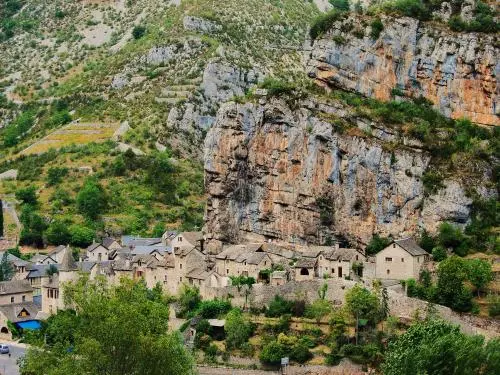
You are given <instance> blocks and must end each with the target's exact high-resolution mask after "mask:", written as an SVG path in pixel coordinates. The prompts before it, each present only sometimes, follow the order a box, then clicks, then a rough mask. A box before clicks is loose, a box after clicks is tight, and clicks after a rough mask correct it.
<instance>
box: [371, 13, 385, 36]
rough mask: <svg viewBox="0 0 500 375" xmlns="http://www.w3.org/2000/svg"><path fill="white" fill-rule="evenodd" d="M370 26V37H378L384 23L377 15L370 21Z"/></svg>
mask: <svg viewBox="0 0 500 375" xmlns="http://www.w3.org/2000/svg"><path fill="white" fill-rule="evenodd" d="M370 27H371V32H370V36H371V37H372V39H378V37H379V36H380V33H381V32H382V30H384V24H383V23H382V20H381V19H380V18H379V17H377V18H375V19H374V20H373V21H372V22H371V24H370Z"/></svg>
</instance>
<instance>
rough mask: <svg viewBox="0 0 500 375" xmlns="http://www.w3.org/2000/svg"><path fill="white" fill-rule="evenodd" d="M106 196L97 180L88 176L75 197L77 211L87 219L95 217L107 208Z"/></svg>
mask: <svg viewBox="0 0 500 375" xmlns="http://www.w3.org/2000/svg"><path fill="white" fill-rule="evenodd" d="M107 206H108V198H107V196H106V192H105V191H104V189H103V187H102V186H101V184H99V182H98V181H97V180H96V179H94V178H88V179H87V180H86V181H85V183H84V184H83V187H82V189H81V190H80V192H79V193H78V195H77V197H76V207H77V209H78V211H79V212H80V213H81V214H82V215H83V216H84V217H85V218H87V219H89V220H95V219H97V218H98V217H99V216H100V215H101V214H102V213H103V212H104V210H105V209H106V208H107Z"/></svg>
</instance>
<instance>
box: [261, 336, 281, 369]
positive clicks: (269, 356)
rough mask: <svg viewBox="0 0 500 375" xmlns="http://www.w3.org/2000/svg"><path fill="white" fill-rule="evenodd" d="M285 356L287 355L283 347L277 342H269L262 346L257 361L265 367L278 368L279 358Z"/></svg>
mask: <svg viewBox="0 0 500 375" xmlns="http://www.w3.org/2000/svg"><path fill="white" fill-rule="evenodd" d="M287 355H288V353H287V352H286V348H285V347H284V346H283V345H281V344H279V343H278V342H277V341H271V342H269V343H268V344H266V345H264V347H263V348H262V350H261V352H260V355H259V359H260V360H261V362H263V363H265V364H267V365H271V366H278V365H279V364H280V363H281V358H283V357H286V356H287Z"/></svg>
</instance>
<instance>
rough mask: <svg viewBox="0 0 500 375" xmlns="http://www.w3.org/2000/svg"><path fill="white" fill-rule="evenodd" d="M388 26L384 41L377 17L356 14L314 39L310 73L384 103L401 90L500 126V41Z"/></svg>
mask: <svg viewBox="0 0 500 375" xmlns="http://www.w3.org/2000/svg"><path fill="white" fill-rule="evenodd" d="M382 22H383V25H384V29H383V30H382V32H381V33H380V35H379V36H378V37H377V38H376V39H374V38H373V37H371V36H370V30H371V29H370V26H369V24H370V20H369V19H366V20H363V19H360V16H353V15H351V16H349V17H347V18H346V19H344V20H342V21H338V22H336V23H335V24H334V26H333V28H332V29H331V30H330V31H329V32H328V33H326V34H325V35H324V36H322V37H321V38H319V39H318V40H315V41H314V42H311V41H309V42H308V43H307V49H308V51H307V55H306V65H307V71H308V73H309V75H310V76H311V77H314V78H316V79H317V81H318V82H319V83H320V84H324V85H328V86H333V87H339V88H342V89H345V90H350V91H356V92H359V93H361V94H363V95H367V96H370V97H374V98H376V99H380V100H388V99H390V98H391V92H392V90H393V89H395V88H397V89H398V90H400V91H403V92H404V93H405V95H408V96H413V97H418V96H424V97H426V98H427V99H429V100H431V101H432V102H433V103H434V105H435V107H436V108H437V109H439V110H440V111H441V112H442V113H443V114H444V115H446V116H448V117H451V118H461V117H467V118H469V119H471V120H472V121H473V122H476V123H479V124H486V125H500V119H499V114H500V112H499V106H498V90H499V84H498V76H499V75H500V53H499V45H498V36H497V35H493V34H481V33H454V32H451V31H450V30H449V29H439V28H437V27H432V26H430V25H429V24H424V23H421V22H419V21H418V20H415V19H412V18H407V17H403V18H391V17H384V18H382ZM392 93H394V92H392Z"/></svg>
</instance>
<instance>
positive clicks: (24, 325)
mask: <svg viewBox="0 0 500 375" xmlns="http://www.w3.org/2000/svg"><path fill="white" fill-rule="evenodd" d="M16 325H17V326H18V327H19V328H21V329H40V327H41V325H40V322H39V321H38V320H26V321H25V322H18V323H16Z"/></svg>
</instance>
